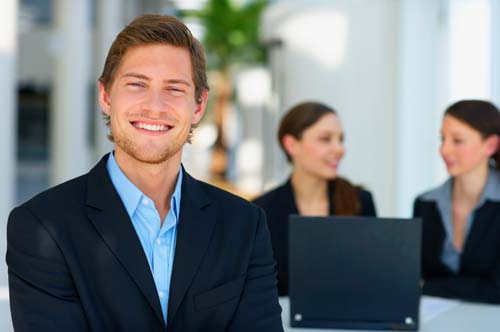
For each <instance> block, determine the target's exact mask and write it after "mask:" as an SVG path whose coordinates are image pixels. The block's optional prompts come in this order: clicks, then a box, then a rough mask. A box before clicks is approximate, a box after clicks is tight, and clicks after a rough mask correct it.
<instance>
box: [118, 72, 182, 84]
mask: <svg viewBox="0 0 500 332" xmlns="http://www.w3.org/2000/svg"><path fill="white" fill-rule="evenodd" d="M122 77H134V78H138V79H141V80H145V81H151V78H150V77H148V76H146V75H143V74H138V73H133V72H132V73H125V74H123V75H122ZM163 82H164V83H170V84H183V85H186V86H188V87H190V86H191V84H190V83H189V82H188V81H186V80H183V79H178V78H174V79H169V80H163Z"/></svg>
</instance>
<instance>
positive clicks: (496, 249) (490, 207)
mask: <svg viewBox="0 0 500 332" xmlns="http://www.w3.org/2000/svg"><path fill="white" fill-rule="evenodd" d="M413 215H414V216H415V217H421V218H422V220H423V223H422V225H423V227H422V278H423V279H424V288H423V292H424V294H428V295H434V296H440V297H449V298H458V299H463V300H469V301H478V302H489V303H500V203H498V202H492V201H486V202H485V204H484V205H482V206H481V207H479V209H477V210H476V212H475V213H474V219H473V223H472V227H471V229H470V233H469V235H468V237H467V240H466V242H465V243H464V247H463V250H462V254H461V256H460V269H459V271H458V273H455V272H453V271H451V270H450V269H449V268H448V267H447V266H446V265H445V264H443V263H442V261H441V254H442V250H443V244H444V241H445V236H446V235H445V234H446V233H445V229H444V226H443V222H442V219H441V214H440V212H439V210H438V207H437V204H436V202H434V201H425V200H422V199H419V198H417V199H416V200H415V203H414V208H413Z"/></svg>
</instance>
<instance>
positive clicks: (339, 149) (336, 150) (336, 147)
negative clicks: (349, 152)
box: [332, 141, 345, 157]
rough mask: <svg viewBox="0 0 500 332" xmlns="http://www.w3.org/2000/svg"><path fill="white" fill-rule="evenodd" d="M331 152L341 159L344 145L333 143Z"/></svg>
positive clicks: (337, 142)
mask: <svg viewBox="0 0 500 332" xmlns="http://www.w3.org/2000/svg"><path fill="white" fill-rule="evenodd" d="M332 151H333V152H334V153H335V154H336V155H338V156H340V157H342V156H343V155H344V152H345V147H344V143H342V142H340V141H334V142H333V144H332Z"/></svg>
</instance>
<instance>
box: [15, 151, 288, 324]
mask: <svg viewBox="0 0 500 332" xmlns="http://www.w3.org/2000/svg"><path fill="white" fill-rule="evenodd" d="M106 160H107V157H104V158H103V160H101V162H100V163H99V164H98V165H97V166H96V167H95V168H94V169H93V170H91V171H90V173H88V174H86V175H84V176H81V177H79V178H76V179H73V180H71V181H69V182H66V183H64V184H62V185H59V186H57V187H55V188H52V189H50V190H48V191H46V192H44V193H41V194H40V195H38V196H36V197H35V198H33V199H31V200H30V201H28V202H26V203H25V204H23V205H21V206H20V207H17V208H15V209H14V210H13V211H12V212H11V215H10V217H9V222H8V234H7V237H8V248H7V263H8V267H9V287H10V301H11V312H12V318H13V323H14V327H15V329H16V331H148V332H153V331H165V330H166V329H167V330H168V331H169V332H176V331H193V332H195V331H196V332H198V331H217V332H218V331H238V332H240V331H283V328H282V323H281V309H280V306H279V303H278V298H277V291H276V272H275V262H274V259H273V257H272V249H271V242H270V239H269V233H268V230H267V227H266V222H265V216H264V213H263V212H262V211H261V210H260V209H257V208H255V207H254V206H253V205H252V204H249V203H248V202H246V201H244V200H243V199H240V198H237V197H236V196H233V195H231V194H229V193H226V192H224V191H222V190H220V189H217V188H215V187H212V186H210V185H207V184H205V183H202V182H199V181H197V180H195V179H193V178H192V177H190V176H189V174H187V173H186V172H185V173H184V177H183V182H182V201H181V208H180V219H179V224H178V230H177V245H176V252H175V258H174V266H173V272H172V280H171V285H170V298H169V305H168V326H165V323H164V321H163V316H162V312H161V307H160V302H159V299H158V295H157V292H156V287H155V284H154V280H153V277H152V274H151V271H150V268H149V265H148V262H147V259H146V256H145V255H144V252H143V249H142V247H141V244H140V241H139V239H138V237H137V234H136V233H135V230H134V227H133V225H132V223H131V221H130V218H129V216H128V214H127V212H126V210H125V208H124V206H123V204H122V202H121V200H120V198H119V196H118V194H117V192H116V191H115V189H114V187H113V185H112V183H111V181H110V178H109V175H108V173H107V170H106Z"/></svg>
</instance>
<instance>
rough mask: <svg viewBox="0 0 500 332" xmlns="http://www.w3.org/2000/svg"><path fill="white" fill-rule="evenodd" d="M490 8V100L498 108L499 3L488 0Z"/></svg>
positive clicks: (499, 87)
mask: <svg viewBox="0 0 500 332" xmlns="http://www.w3.org/2000/svg"><path fill="white" fill-rule="evenodd" d="M490 3H491V4H490V6H491V79H492V82H491V94H492V95H491V99H492V101H493V102H494V103H495V105H496V106H497V107H500V1H498V0H490Z"/></svg>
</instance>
